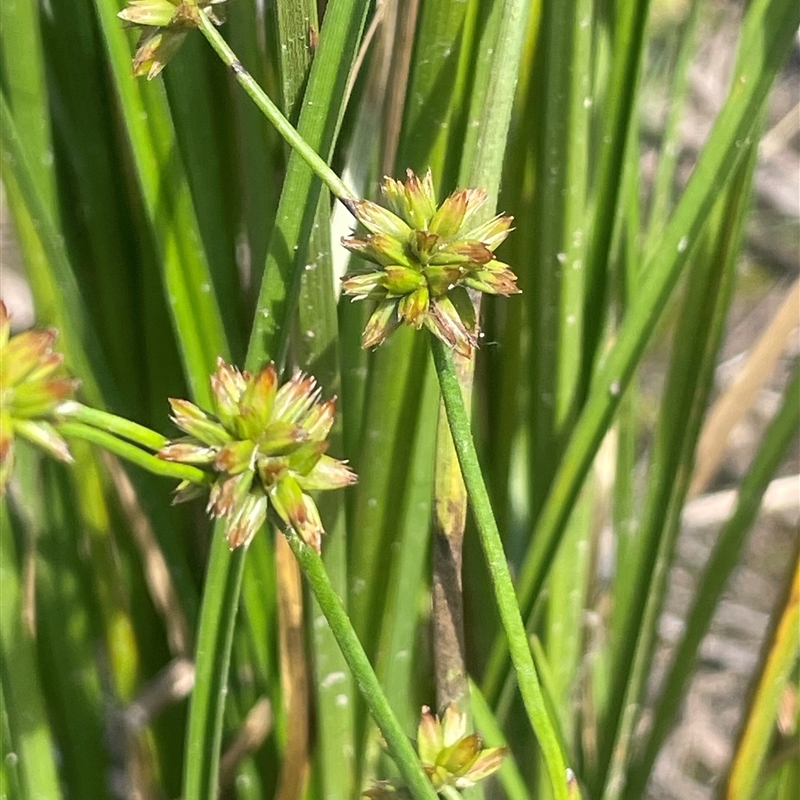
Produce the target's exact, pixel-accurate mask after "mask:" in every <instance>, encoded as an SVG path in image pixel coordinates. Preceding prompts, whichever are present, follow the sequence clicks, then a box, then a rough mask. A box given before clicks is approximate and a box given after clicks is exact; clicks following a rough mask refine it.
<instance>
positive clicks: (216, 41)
mask: <svg viewBox="0 0 800 800" xmlns="http://www.w3.org/2000/svg"><path fill="white" fill-rule="evenodd" d="M198 16H199V18H200V30H201V31H202V32H203V35H204V36H205V37H206V39H208V42H209V44H210V45H211V46H212V47H213V48H214V50H216V52H217V55H218V56H219V57H220V58H221V59H222V61H223V63H224V64H226V65H227V66H228V67H229V68H230V70H231V72H233V76H234V77H235V78H236V80H237V81H238V83H239V85H240V86H241V87H242V88H243V89H244V90H245V92H247V94H248V96H249V97H250V99H251V100H252V101H253V102H254V103H255V104H256V106H257V107H258V110H259V111H260V112H261V113H262V114H263V115H264V116H265V117H266V118H267V119H268V120H269V121H270V122H271V123H272V125H273V126H274V127H275V130H276V131H278V133H279V134H280V135H281V136H282V137H283V138H284V139H285V140H286V142H287V144H288V145H289V146H290V147H291V148H292V149H293V150H295V151H296V152H297V154H298V155H299V156H300V157H301V158H302V159H303V161H305V162H306V164H308V166H309V167H310V168H311V170H312V171H313V172H314V174H315V175H317V176H318V177H319V178H320V180H321V181H322V182H323V183H324V184H325V185H326V186H327V187H328V188H329V189H330V190H331V192H333V194H334V195H335V196H336V197H338V198H339V200H341V201H342V203H344V205H345V206H346V207H347V208H348V210H350V211H351V212H352V210H353V203H355V201H356V199H357V198H356V196H355V195H354V194H353V193H352V192H351V191H350V189H348V188H347V186H346V185H345V183H344V181H343V180H342V179H341V178H340V177H339V176H338V175H337V174H336V173H335V172H334V171H333V170H332V169H331V168H330V167H329V166H328V165H327V164H326V163H325V160H324V159H323V158H322V157H321V156H320V155H319V154H318V153H316V152H315V151H314V150H313V148H311V147H310V146H309V144H308V143H307V142H306V140H305V139H303V137H302V136H301V135H300V134H299V133H298V132H297V130H296V129H295V128H294V127H293V126H292V124H291V123H290V122H289V120H288V119H286V117H285V116H284V115H283V114H282V113H281V111H280V109H279V108H278V107H277V106H276V105H275V103H273V102H272V100H270V99H269V97H268V96H267V94H266V93H265V92H264V90H263V89H262V88H261V87H260V86H259V85H258V83H257V82H256V80H255V78H254V77H253V76H252V75H251V74H250V73H249V72H248V71H247V70H246V69H245V68H244V66H242V62H241V61H239V59H238V58H237V57H236V54H235V53H234V52H233V50H231V48H230V47H228V43H227V42H226V41H225V39H223V38H222V35H221V34H220V33H219V31H218V30H217V29H216V28H215V27H214V24H213V23H212V22H211V20H210V19H209V18H208V15H207V14H206V12H205V11H203V10H202V9H200V13H199V15H198Z"/></svg>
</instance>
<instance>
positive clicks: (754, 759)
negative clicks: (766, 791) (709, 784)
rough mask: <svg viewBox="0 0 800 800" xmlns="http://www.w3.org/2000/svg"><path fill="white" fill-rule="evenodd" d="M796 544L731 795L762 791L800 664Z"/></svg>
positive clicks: (734, 764) (734, 765)
mask: <svg viewBox="0 0 800 800" xmlns="http://www.w3.org/2000/svg"><path fill="white" fill-rule="evenodd" d="M798 553H799V551H798V548H797V547H795V558H794V564H795V567H794V570H793V571H792V574H791V578H790V580H789V581H788V584H787V586H786V589H785V590H784V591H783V593H782V595H783V603H782V605H781V606H778V609H779V610H780V612H781V613H780V617H779V618H778V619H776V620H775V622H776V623H777V624H773V629H772V631H770V634H769V635H768V637H767V643H766V648H765V657H764V659H763V661H762V664H761V667H760V669H759V671H758V673H757V674H758V677H757V680H756V682H755V691H754V692H752V694H751V701H750V706H749V708H748V710H747V714H746V716H745V721H744V725H743V726H742V730H741V733H740V735H739V741H738V743H737V746H736V750H735V751H734V755H733V759H732V761H731V766H730V771H729V773H728V779H727V781H726V791H727V796H728V797H731V798H734V797H735V798H737V800H739V798H741V800H750V798H752V797H753V795H754V793H755V792H756V791H758V788H759V785H760V783H761V776H762V774H763V767H764V760H765V758H766V756H767V754H768V751H769V747H770V743H771V742H772V739H773V731H774V728H775V720H776V718H777V717H778V714H779V711H780V706H781V700H782V699H783V693H784V690H785V689H786V685H787V683H788V681H789V680H790V679H791V673H792V670H793V668H794V667H795V666H796V664H797V656H798V646H800V561H798V559H797V556H798Z"/></svg>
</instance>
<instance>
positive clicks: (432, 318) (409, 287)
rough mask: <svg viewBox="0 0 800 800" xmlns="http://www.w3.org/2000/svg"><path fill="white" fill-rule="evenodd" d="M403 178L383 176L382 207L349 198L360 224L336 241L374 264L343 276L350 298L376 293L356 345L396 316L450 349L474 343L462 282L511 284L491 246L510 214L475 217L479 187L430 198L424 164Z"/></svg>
mask: <svg viewBox="0 0 800 800" xmlns="http://www.w3.org/2000/svg"><path fill="white" fill-rule="evenodd" d="M407 176H408V179H407V180H406V181H405V183H404V182H402V181H396V180H394V179H392V178H384V181H383V184H382V186H381V189H382V191H383V195H384V197H385V199H386V202H387V204H388V206H389V208H384V207H383V206H379V205H377V204H376V203H372V202H370V201H369V200H359V201H357V202H356V203H354V204H353V213H354V214H355V216H356V218H357V219H358V221H359V222H360V223H361V224H362V225H363V226H364V228H366V229H367V233H366V234H362V235H359V236H349V237H345V238H343V239H342V244H343V245H344V246H345V247H346V248H348V249H349V250H351V251H352V252H354V253H356V254H357V255H359V256H360V257H361V258H363V259H364V260H365V261H369V262H372V263H373V264H375V265H377V268H376V267H369V268H367V269H364V270H360V271H357V272H352V273H350V274H348V275H346V276H345V278H344V283H343V289H344V292H345V294H349V295H351V296H352V297H353V299H354V300H363V299H365V298H370V299H372V300H375V301H377V304H376V306H375V310H374V311H373V313H372V315H371V317H370V319H369V322H368V323H367V327H366V329H365V330H364V335H363V338H362V346H363V347H374V346H376V345H379V344H381V342H383V341H384V340H385V339H386V337H387V336H388V335H389V334H390V333H391V332H392V331H393V330H394V329H395V328H397V327H398V326H399V325H400V324H401V323H405V324H406V325H412V326H413V327H415V328H416V329H417V330H419V329H420V328H422V327H423V326H425V327H426V328H428V329H430V330H431V331H433V333H434V334H436V336H438V337H439V338H440V339H441V340H442V341H443V342H445V343H446V344H448V345H449V346H450V347H453V348H455V349H456V350H457V351H458V352H460V353H462V354H464V355H469V354H470V353H471V352H472V348H474V347H476V346H477V321H476V319H475V310H474V307H473V304H472V301H471V299H470V297H469V295H468V293H467V289H474V290H475V291H479V292H487V293H489V294H502V295H509V294H516V293H517V292H519V289H518V288H517V284H516V280H517V278H516V275H514V273H513V272H512V271H511V268H510V267H509V266H508V265H507V264H503V263H502V262H500V261H497V260H496V258H495V255H494V251H495V250H496V249H497V247H498V246H499V245H500V244H501V243H502V242H503V241H504V240H505V238H506V236H508V233H509V230H510V228H511V222H512V218H511V217H507V216H503V215H497V216H495V217H492V218H491V219H490V220H488V221H486V222H483V223H481V224H476V222H475V219H476V214H477V212H478V211H479V209H480V208H481V207H482V206H483V205H484V204H485V202H486V192H485V191H484V190H483V189H461V190H459V191H457V192H454V193H453V194H451V195H450V196H449V197H448V198H447V199H446V200H445V201H444V202H443V203H442V204H441V205H440V206H438V207H437V205H436V195H435V192H434V188H433V179H432V177H431V172H430V170H428V172H427V173H426V175H425V177H424V178H422V179H421V180H420V179H419V178H418V177H417V176H416V175H415V174H414V173H413V172H412V171H411V170H409V171H408V173H407Z"/></svg>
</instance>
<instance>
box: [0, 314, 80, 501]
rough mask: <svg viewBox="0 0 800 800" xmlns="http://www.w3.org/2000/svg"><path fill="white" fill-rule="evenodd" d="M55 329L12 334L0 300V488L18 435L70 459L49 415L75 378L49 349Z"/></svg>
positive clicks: (8, 473) (62, 458) (66, 395)
mask: <svg viewBox="0 0 800 800" xmlns="http://www.w3.org/2000/svg"><path fill="white" fill-rule="evenodd" d="M57 337H58V333H57V331H56V330H55V329H53V328H49V329H47V330H30V331H24V332H23V333H18V334H16V335H14V336H12V335H11V317H10V316H9V314H8V310H7V309H6V306H5V303H3V301H2V300H0V494H2V493H3V492H4V491H5V487H6V484H7V483H8V480H9V478H10V477H11V471H12V469H13V466H14V439H15V437H16V436H21V437H22V438H24V439H27V440H28V441H30V442H33V444H35V445H37V446H38V447H41V448H42V449H43V450H45V452H47V453H49V454H50V455H51V456H53V457H55V458H57V459H59V460H60V461H67V462H70V461H72V455H71V454H70V452H69V448H68V447H67V443H66V442H65V441H64V439H62V438H61V436H60V434H58V433H57V431H56V430H55V428H54V427H53V426H52V424H51V423H50V422H49V421H48V418H49V417H51V416H52V414H53V412H54V411H55V410H56V408H57V407H58V406H59V405H60V404H61V403H62V402H63V401H64V400H66V399H68V398H69V397H71V396H72V394H73V392H74V391H75V388H76V387H77V385H78V382H77V381H75V380H71V379H70V378H67V377H66V376H65V375H64V373H63V369H62V364H63V361H64V356H62V355H61V354H60V353H56V352H54V351H53V345H54V344H55V341H56V338H57Z"/></svg>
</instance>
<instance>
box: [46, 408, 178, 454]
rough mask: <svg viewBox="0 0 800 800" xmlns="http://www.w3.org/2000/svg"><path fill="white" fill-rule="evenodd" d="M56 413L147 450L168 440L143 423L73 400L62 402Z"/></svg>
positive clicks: (156, 447)
mask: <svg viewBox="0 0 800 800" xmlns="http://www.w3.org/2000/svg"><path fill="white" fill-rule="evenodd" d="M56 413H57V414H58V416H59V417H61V418H63V419H66V420H67V421H69V422H83V423H85V424H86V425H91V426H92V427H93V428H100V429H101V430H104V431H107V432H108V433H112V434H114V436H120V437H122V438H123V439H127V440H128V441H130V442H133V443H134V444H137V445H139V446H140V447H146V448H147V449H148V450H153V451H155V450H160V449H161V448H162V447H164V446H165V445H166V444H167V443H168V442H169V439H167V437H166V436H162V435H161V434H160V433H156V432H155V431H153V430H150V428H146V427H145V426H144V425H139V424H138V423H137V422H131V421H130V420H129V419H125V418H123V417H118V416H117V415H116V414H110V413H109V412H108V411H101V410H100V409H98V408H89V406H85V405H83V403H77V402H75V401H73V400H69V401H67V402H66V403H62V404H61V405H60V406H59V407H58V409H57V410H56Z"/></svg>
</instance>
